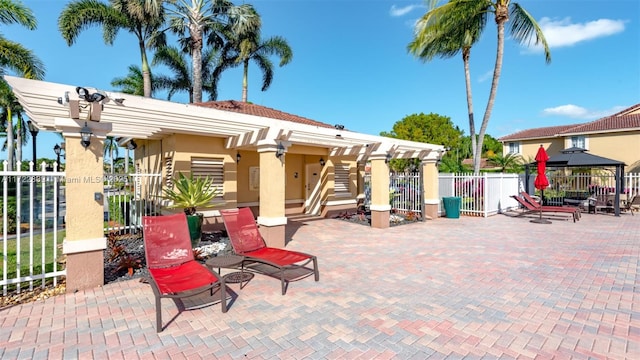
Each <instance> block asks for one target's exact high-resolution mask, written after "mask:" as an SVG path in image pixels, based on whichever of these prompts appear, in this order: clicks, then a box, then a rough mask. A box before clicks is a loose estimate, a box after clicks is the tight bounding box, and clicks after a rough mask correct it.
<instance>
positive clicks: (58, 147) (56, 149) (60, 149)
mask: <svg viewBox="0 0 640 360" xmlns="http://www.w3.org/2000/svg"><path fill="white" fill-rule="evenodd" d="M61 151H62V148H61V147H60V145H58V144H56V146H54V147H53V152H54V153H56V164H58V171H60V152H61Z"/></svg>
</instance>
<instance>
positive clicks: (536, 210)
mask: <svg viewBox="0 0 640 360" xmlns="http://www.w3.org/2000/svg"><path fill="white" fill-rule="evenodd" d="M511 197H512V198H514V199H515V200H516V201H517V202H518V203H519V204H520V205H522V206H523V207H524V208H525V209H526V210H527V212H528V213H540V212H543V213H549V212H555V213H567V214H571V217H572V218H573V222H576V220H579V219H578V217H577V214H576V211H575V210H573V209H570V208H563V207H560V206H541V205H540V204H538V206H537V207H536V206H534V205H533V204H531V203H530V202H528V201H526V200H525V199H523V198H521V197H519V196H518V195H511Z"/></svg>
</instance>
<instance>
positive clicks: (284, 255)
mask: <svg viewBox="0 0 640 360" xmlns="http://www.w3.org/2000/svg"><path fill="white" fill-rule="evenodd" d="M220 215H222V219H223V221H224V226H225V228H226V229H227V234H228V235H229V240H230V241H231V245H232V246H233V251H234V252H235V253H236V254H238V255H240V256H243V257H244V261H243V262H242V267H243V268H244V266H245V264H248V265H249V266H252V265H253V263H261V264H265V265H267V266H269V267H271V268H274V269H275V270H276V271H275V273H274V274H275V276H276V277H278V278H279V279H280V283H281V288H282V295H284V294H286V292H287V287H288V285H289V282H290V281H293V280H299V279H302V278H305V277H307V276H310V275H311V274H313V276H314V279H315V281H319V280H320V272H319V270H318V259H317V258H316V257H315V256H313V255H310V254H305V253H302V252H298V251H291V250H286V249H280V248H273V247H268V246H266V244H265V242H264V239H263V238H262V235H261V234H260V231H259V230H258V226H257V224H256V221H255V219H254V217H253V213H252V212H251V209H250V208H240V209H227V210H220ZM310 263H312V265H313V268H309V267H307V265H308V264H310ZM262 272H263V273H267V274H268V273H271V272H270V271H269V270H267V271H262ZM285 274H293V276H292V277H289V278H287V277H285Z"/></svg>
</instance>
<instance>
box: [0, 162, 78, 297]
mask: <svg viewBox="0 0 640 360" xmlns="http://www.w3.org/2000/svg"><path fill="white" fill-rule="evenodd" d="M7 166H8V163H7V161H4V162H3V166H2V171H0V178H1V181H2V190H1V191H0V195H2V215H1V216H2V224H1V227H2V279H1V280H0V286H1V287H2V294H3V296H6V295H7V293H8V292H9V291H16V292H18V293H19V292H21V291H22V290H23V286H27V287H28V289H29V290H33V288H34V286H35V287H38V286H40V287H43V288H44V287H46V286H47V284H49V283H50V284H52V285H53V286H55V285H57V282H58V280H59V278H60V277H61V276H64V275H66V270H65V268H64V265H63V264H60V263H59V259H60V255H61V253H62V250H61V244H62V240H63V238H64V222H63V221H62V219H63V218H64V216H63V214H64V212H65V210H64V205H65V203H64V179H65V173H64V172H60V171H57V165H54V168H53V169H50V171H47V167H46V164H44V163H43V164H42V167H41V169H34V167H33V164H32V163H30V164H29V169H30V170H29V171H8V170H7ZM20 166H21V164H20V163H18V164H17V168H20Z"/></svg>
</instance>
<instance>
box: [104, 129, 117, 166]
mask: <svg viewBox="0 0 640 360" xmlns="http://www.w3.org/2000/svg"><path fill="white" fill-rule="evenodd" d="M114 153H115V157H118V153H119V151H118V142H117V141H116V138H114V137H113V136H107V137H106V139H104V156H105V157H106V156H107V155H109V160H111V173H112V174H113V167H114V156H113V155H114Z"/></svg>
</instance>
